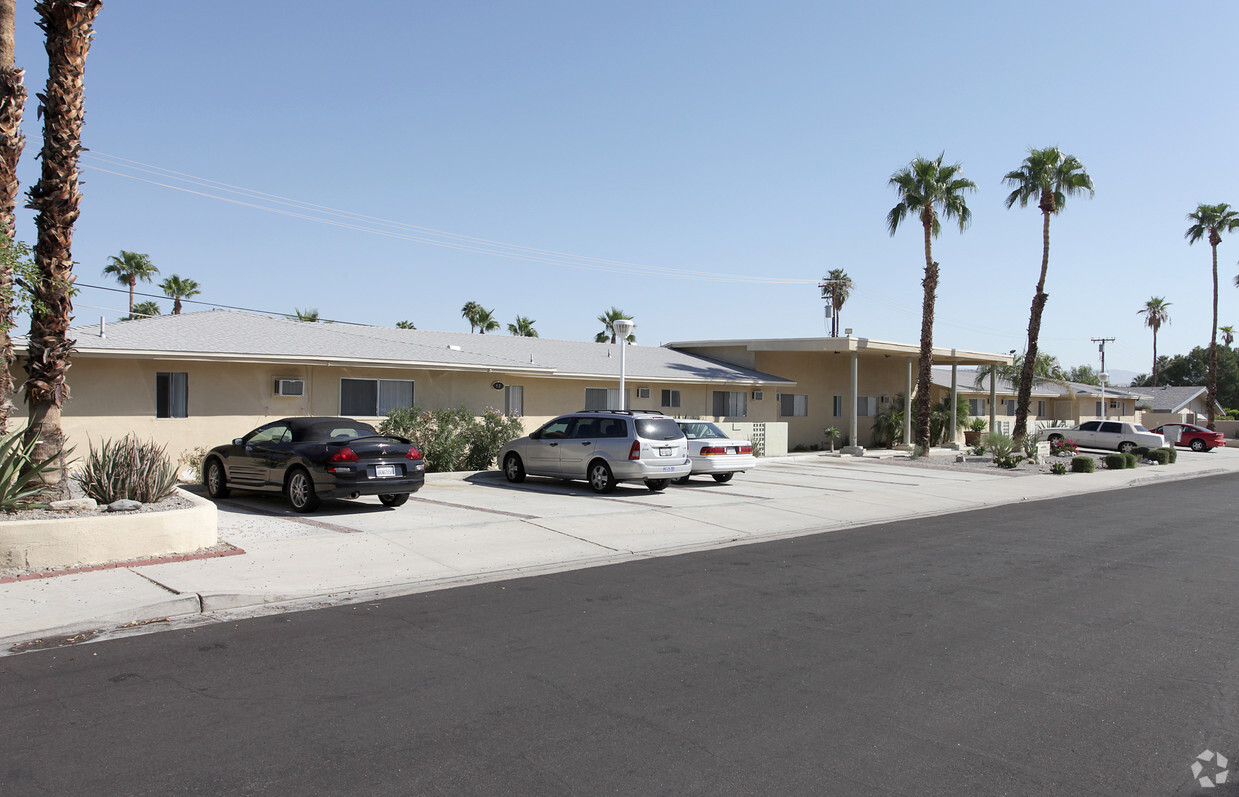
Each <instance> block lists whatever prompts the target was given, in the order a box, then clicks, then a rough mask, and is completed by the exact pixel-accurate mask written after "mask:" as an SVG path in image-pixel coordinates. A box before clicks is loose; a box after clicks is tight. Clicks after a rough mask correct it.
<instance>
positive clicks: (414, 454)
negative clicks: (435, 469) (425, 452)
mask: <svg viewBox="0 0 1239 797" xmlns="http://www.w3.org/2000/svg"><path fill="white" fill-rule="evenodd" d="M404 458H405V459H421V458H422V452H420V451H418V450H417V446H409V453H407V454H405V455H404Z"/></svg>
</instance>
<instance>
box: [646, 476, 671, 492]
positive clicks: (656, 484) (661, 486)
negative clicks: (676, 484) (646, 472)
mask: <svg viewBox="0 0 1239 797" xmlns="http://www.w3.org/2000/svg"><path fill="white" fill-rule="evenodd" d="M668 484H671V480H670V479H646V480H645V486H646V487H648V488H649V490H650V492H652V493H660V492H662V491H663V490H665V489H667V485H668Z"/></svg>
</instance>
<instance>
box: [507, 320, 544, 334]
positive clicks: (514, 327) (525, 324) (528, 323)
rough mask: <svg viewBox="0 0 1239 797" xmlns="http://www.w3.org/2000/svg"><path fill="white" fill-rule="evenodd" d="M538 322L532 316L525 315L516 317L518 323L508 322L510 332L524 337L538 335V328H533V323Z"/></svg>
mask: <svg viewBox="0 0 1239 797" xmlns="http://www.w3.org/2000/svg"><path fill="white" fill-rule="evenodd" d="M536 323H538V322H537V321H534V320H533V319H532V318H525V316H523V315H518V316H517V317H516V323H514V324H508V332H509V333H510V334H512V335H516V336H518V337H522V338H536V337H538V330H536V329H534V328H533V325H534V324H536Z"/></svg>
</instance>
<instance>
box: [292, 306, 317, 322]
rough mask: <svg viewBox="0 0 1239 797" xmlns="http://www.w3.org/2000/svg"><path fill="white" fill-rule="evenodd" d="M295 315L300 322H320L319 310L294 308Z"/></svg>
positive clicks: (315, 308) (314, 308)
mask: <svg viewBox="0 0 1239 797" xmlns="http://www.w3.org/2000/svg"><path fill="white" fill-rule="evenodd" d="M293 314H294V316H295V317H296V319H297V320H298V321H309V322H310V323H317V322H318V308H317V307H307V308H305V309H304V310H302V309H301V308H300V307H294V308H293Z"/></svg>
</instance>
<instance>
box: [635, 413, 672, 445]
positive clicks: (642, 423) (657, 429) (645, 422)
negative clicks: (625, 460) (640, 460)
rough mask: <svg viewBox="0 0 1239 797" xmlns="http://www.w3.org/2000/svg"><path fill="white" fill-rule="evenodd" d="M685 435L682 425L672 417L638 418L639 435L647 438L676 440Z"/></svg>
mask: <svg viewBox="0 0 1239 797" xmlns="http://www.w3.org/2000/svg"><path fill="white" fill-rule="evenodd" d="M683 436H684V433H683V432H681V431H680V425H679V424H678V423H676V422H675V421H673V420H671V419H670V418H638V419H637V437H644V438H645V439H646V440H675V439H678V438H681V437H683Z"/></svg>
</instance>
